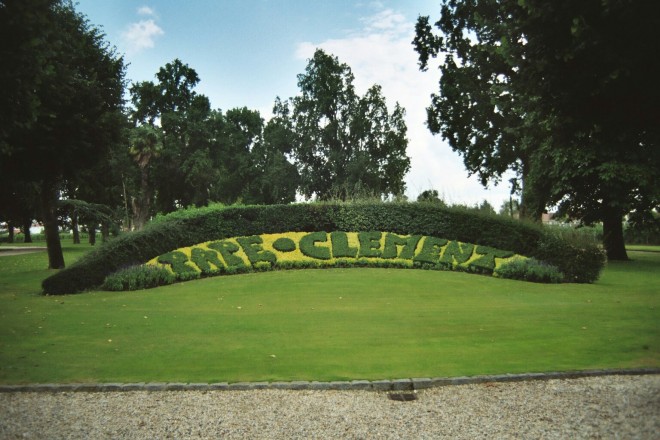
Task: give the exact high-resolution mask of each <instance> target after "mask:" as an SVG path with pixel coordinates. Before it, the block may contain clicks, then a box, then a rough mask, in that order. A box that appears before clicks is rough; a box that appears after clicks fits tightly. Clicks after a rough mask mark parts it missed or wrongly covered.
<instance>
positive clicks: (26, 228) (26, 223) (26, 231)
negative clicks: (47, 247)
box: [23, 218, 32, 243]
mask: <svg viewBox="0 0 660 440" xmlns="http://www.w3.org/2000/svg"><path fill="white" fill-rule="evenodd" d="M31 227H32V219H29V218H27V219H25V220H23V237H25V238H24V239H23V243H32V231H30V228H31Z"/></svg>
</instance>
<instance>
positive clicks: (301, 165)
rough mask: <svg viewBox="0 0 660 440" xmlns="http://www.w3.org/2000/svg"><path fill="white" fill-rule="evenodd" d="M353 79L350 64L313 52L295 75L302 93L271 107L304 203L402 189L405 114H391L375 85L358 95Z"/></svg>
mask: <svg viewBox="0 0 660 440" xmlns="http://www.w3.org/2000/svg"><path fill="white" fill-rule="evenodd" d="M353 80H354V77H353V73H352V71H351V69H350V67H349V66H348V65H346V64H344V63H340V62H339V60H338V59H337V57H335V56H333V55H329V54H326V53H325V52H324V51H323V50H321V49H317V50H316V52H315V53H314V56H313V57H312V58H311V59H310V60H309V62H308V64H307V67H306V69H305V72H304V73H302V74H300V75H298V87H299V88H300V94H299V95H298V96H295V97H293V98H291V99H290V101H288V102H280V101H278V102H277V103H276V105H275V108H274V112H275V117H276V118H278V120H279V121H281V123H282V124H283V126H284V127H286V129H287V130H289V133H290V140H291V143H292V154H293V156H294V158H295V161H296V163H297V165H298V170H299V172H300V179H301V180H300V191H301V193H302V194H303V195H304V196H306V197H308V198H311V197H313V196H316V197H318V198H320V199H328V198H330V197H335V196H338V197H339V198H345V197H346V196H347V195H348V194H350V193H351V192H353V191H355V190H367V191H370V192H373V193H374V194H375V195H378V196H381V195H388V194H395V195H398V194H402V193H403V191H404V190H405V183H404V181H403V178H404V176H405V174H406V172H407V171H408V170H409V168H410V158H409V157H408V156H407V155H406V148H407V146H408V139H407V137H406V133H407V127H406V124H405V121H404V119H403V118H404V114H405V110H404V109H403V108H402V107H401V106H400V105H399V104H398V103H396V104H395V106H394V109H393V111H392V112H390V111H389V109H388V108H387V105H386V102H385V98H384V97H383V96H382V90H381V87H380V86H378V85H373V86H372V87H370V88H369V90H367V92H366V93H365V95H364V96H358V94H357V93H356V92H355V88H354V86H353Z"/></svg>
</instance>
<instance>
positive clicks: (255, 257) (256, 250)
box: [236, 235, 277, 265]
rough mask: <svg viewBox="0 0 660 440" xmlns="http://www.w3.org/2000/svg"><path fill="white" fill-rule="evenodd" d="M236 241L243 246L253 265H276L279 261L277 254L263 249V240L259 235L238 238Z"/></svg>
mask: <svg viewBox="0 0 660 440" xmlns="http://www.w3.org/2000/svg"><path fill="white" fill-rule="evenodd" d="M236 241H237V242H238V244H240V245H241V247H242V248H243V250H244V251H245V254H246V255H247V257H248V259H249V260H250V263H252V265H255V264H257V263H270V264H275V262H276V261H277V257H275V254H273V253H272V252H270V251H265V250H264V249H263V247H262V246H261V245H262V244H263V239H262V238H261V237H259V236H258V235H252V236H250V237H238V238H237V239H236Z"/></svg>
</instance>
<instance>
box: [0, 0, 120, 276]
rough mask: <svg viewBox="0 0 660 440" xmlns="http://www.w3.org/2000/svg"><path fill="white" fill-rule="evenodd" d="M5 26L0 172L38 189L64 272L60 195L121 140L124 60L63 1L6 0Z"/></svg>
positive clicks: (54, 261) (52, 253)
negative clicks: (62, 186)
mask: <svg viewBox="0 0 660 440" xmlns="http://www.w3.org/2000/svg"><path fill="white" fill-rule="evenodd" d="M0 29H2V31H1V32H2V38H0V57H1V58H2V60H3V64H4V65H5V68H3V69H2V77H1V80H0V83H1V84H0V99H2V102H0V109H2V112H3V118H4V116H5V114H4V113H5V112H8V113H10V115H9V117H8V118H7V119H6V120H3V124H2V126H3V128H2V130H1V132H0V146H1V147H0V154H1V155H2V161H1V162H0V163H1V164H2V165H0V166H1V169H0V173H1V174H2V176H3V179H16V180H20V181H22V182H26V183H28V182H32V183H35V184H36V185H37V187H38V188H39V192H40V204H41V211H42V212H41V214H42V219H43V222H44V227H45V232H46V237H47V244H48V256H49V266H50V267H51V268H61V267H63V266H64V259H63V257H62V251H61V245H60V242H59V231H58V225H57V215H56V201H57V199H58V194H57V191H58V189H59V186H60V184H61V183H62V181H63V180H70V179H75V178H76V177H77V176H78V175H79V173H81V172H82V171H83V170H85V169H89V168H91V167H92V166H94V165H95V164H96V163H97V162H98V160H99V158H102V157H103V155H104V153H105V152H106V151H107V150H108V149H109V148H110V145H111V144H112V143H114V142H117V141H118V139H119V135H120V133H121V124H122V118H123V116H122V113H121V108H122V104H123V100H122V96H123V90H124V83H123V78H124V63H123V58H122V57H121V56H118V55H117V54H116V53H115V52H114V49H113V48H111V47H110V46H109V45H108V43H106V42H105V40H104V36H103V34H102V33H101V32H100V31H99V30H98V29H96V28H94V27H93V26H91V25H90V24H89V23H88V21H87V20H86V18H85V17H84V16H82V15H81V14H79V13H77V12H76V11H75V9H74V8H73V5H72V4H71V2H68V1H64V0H60V1H57V0H50V1H49V0H26V1H21V2H18V1H12V2H2V3H0ZM14 110H16V113H14V114H12V113H13V112H14Z"/></svg>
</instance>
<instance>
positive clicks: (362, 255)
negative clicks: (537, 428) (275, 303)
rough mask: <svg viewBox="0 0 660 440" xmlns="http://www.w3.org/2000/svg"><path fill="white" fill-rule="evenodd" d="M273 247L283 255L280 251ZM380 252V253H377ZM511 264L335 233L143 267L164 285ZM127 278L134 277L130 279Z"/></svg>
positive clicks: (406, 241)
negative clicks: (340, 270) (276, 273)
mask: <svg viewBox="0 0 660 440" xmlns="http://www.w3.org/2000/svg"><path fill="white" fill-rule="evenodd" d="M283 243H286V246H283V245H282V244H283ZM296 243H297V244H298V245H297V246H296ZM278 247H279V248H280V249H284V250H283V251H280V250H279V249H278ZM381 248H384V249H386V251H383V252H381ZM511 260H520V261H526V260H529V258H527V257H524V256H522V255H515V254H513V253H512V252H509V251H502V250H499V249H495V248H491V247H488V246H475V245H473V244H470V243H461V242H458V241H449V240H447V239H444V238H442V239H441V238H437V237H428V236H421V235H412V236H409V237H402V236H399V235H397V234H393V233H390V232H380V231H369V232H344V231H335V232H331V233H329V234H328V233H326V232H286V233H279V234H264V235H253V236H249V237H232V238H227V239H222V240H216V241H208V242H205V243H198V244H196V245H193V246H189V247H184V248H179V249H176V250H174V251H171V252H168V253H166V254H163V255H160V256H158V257H156V258H153V259H151V260H149V261H148V262H146V263H145V264H144V265H143V266H147V267H157V268H159V269H161V270H165V271H167V272H168V273H169V274H170V275H171V277H170V278H169V280H170V283H173V282H175V281H187V280H190V279H197V278H201V277H209V276H216V275H223V274H233V273H243V272H253V271H263V270H272V269H294V268H309V267H315V268H316V267H318V268H321V267H322V268H326V267H397V268H423V269H432V270H456V271H464V272H473V273H481V274H487V275H491V274H493V271H494V270H497V267H501V266H502V265H505V264H507V263H508V262H509V261H511ZM534 261H536V260H534ZM124 272H125V271H120V272H118V274H120V275H121V279H122V280H125V279H126V278H127V277H128V278H129V281H132V282H124V285H127V286H132V285H139V284H140V283H141V279H142V278H143V274H142V273H139V272H129V273H128V274H124ZM518 273H520V272H510V274H511V275H512V276H509V278H511V277H513V276H515V275H516V274H518ZM131 274H135V275H137V277H134V278H135V279H130V275H131ZM505 275H506V274H504V275H503V276H505ZM526 276H527V274H525V273H522V274H521V277H520V279H527V278H526ZM116 278H117V273H116V274H112V275H110V276H108V277H107V278H106V281H105V283H104V286H112V287H114V285H115V284H117V283H116V282H113V280H114V279H116ZM154 286H155V284H154ZM113 290H114V289H113Z"/></svg>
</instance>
